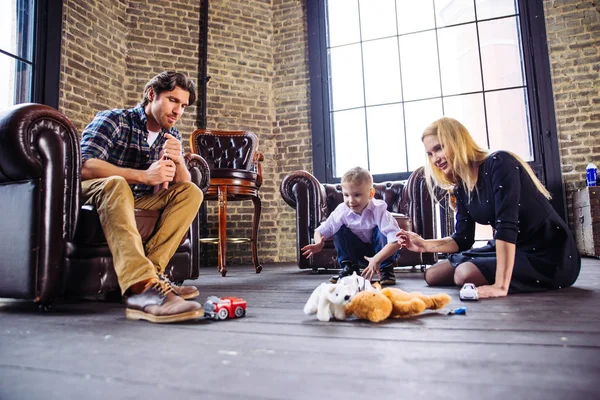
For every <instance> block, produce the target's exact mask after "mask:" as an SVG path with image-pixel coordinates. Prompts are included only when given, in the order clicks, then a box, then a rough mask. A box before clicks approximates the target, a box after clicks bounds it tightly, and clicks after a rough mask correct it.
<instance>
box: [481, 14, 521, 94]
mask: <svg viewBox="0 0 600 400" xmlns="http://www.w3.org/2000/svg"><path fill="white" fill-rule="evenodd" d="M517 29H518V24H517V18H516V17H508V18H502V19H496V20H491V21H485V22H481V23H480V24H479V40H480V42H481V61H482V64H483V84H484V88H485V90H493V89H500V88H504V87H514V86H521V85H523V84H524V72H523V61H522V59H523V54H522V52H521V43H520V41H519V35H518V30H517Z"/></svg>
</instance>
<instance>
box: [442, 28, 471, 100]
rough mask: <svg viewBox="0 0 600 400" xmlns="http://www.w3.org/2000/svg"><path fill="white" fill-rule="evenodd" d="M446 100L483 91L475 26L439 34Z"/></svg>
mask: <svg viewBox="0 0 600 400" xmlns="http://www.w3.org/2000/svg"><path fill="white" fill-rule="evenodd" d="M438 46H439V51H440V72H441V76H442V93H443V94H444V96H447V95H453V94H461V93H469V92H475V91H480V90H481V68H480V62H479V46H478V44H477V29H476V26H475V24H474V23H473V24H467V25H459V26H455V27H452V28H444V29H440V30H439V31H438Z"/></svg>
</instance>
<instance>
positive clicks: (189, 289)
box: [158, 275, 200, 300]
mask: <svg viewBox="0 0 600 400" xmlns="http://www.w3.org/2000/svg"><path fill="white" fill-rule="evenodd" d="M158 279H160V280H161V281H163V282H165V283H166V284H167V285H169V286H170V287H171V290H172V291H173V293H175V294H176V295H177V296H179V297H181V298H182V299H184V300H191V299H195V298H196V297H198V296H200V292H199V291H198V288H197V287H196V286H177V285H176V284H174V283H173V282H171V281H170V280H169V278H167V277H166V276H165V275H158Z"/></svg>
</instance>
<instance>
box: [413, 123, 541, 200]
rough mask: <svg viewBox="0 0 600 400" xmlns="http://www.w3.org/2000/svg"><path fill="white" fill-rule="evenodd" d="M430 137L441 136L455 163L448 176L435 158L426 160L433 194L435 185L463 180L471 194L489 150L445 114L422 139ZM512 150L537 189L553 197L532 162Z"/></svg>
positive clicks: (448, 156)
mask: <svg viewBox="0 0 600 400" xmlns="http://www.w3.org/2000/svg"><path fill="white" fill-rule="evenodd" d="M427 136H436V137H437V139H438V141H439V142H440V146H442V149H443V150H444V152H445V153H446V161H447V162H448V163H449V164H451V165H452V171H453V173H452V174H451V175H446V174H444V172H443V171H442V170H440V169H439V168H436V167H435V166H434V165H433V160H432V159H431V158H428V159H427V162H426V163H425V178H426V182H427V187H428V188H429V192H430V193H431V194H432V197H433V198H436V196H433V193H434V186H439V187H441V188H443V189H446V190H451V189H452V188H453V187H454V186H455V185H457V184H458V183H459V182H460V183H462V185H463V187H464V188H465V191H466V192H467V194H470V189H469V188H471V187H474V186H475V180H476V176H475V175H474V174H473V170H474V168H475V167H476V166H478V165H480V164H481V163H483V162H484V161H485V159H486V158H487V157H489V155H490V154H489V152H488V151H487V150H485V149H483V148H481V147H479V146H478V145H477V143H475V140H473V137H472V136H471V134H470V133H469V131H468V130H467V128H465V126H464V125H463V124H461V123H460V122H458V121H457V120H455V119H454V118H449V117H442V118H440V119H438V120H436V121H434V122H433V123H432V124H431V125H429V126H428V127H427V128H425V131H423V135H422V136H421V141H423V139H425V138H426V137H427ZM508 153H510V154H511V155H512V156H513V157H515V158H516V159H517V161H518V162H519V163H520V164H521V166H522V167H523V168H524V169H525V171H527V174H528V175H529V177H530V178H531V180H532V181H533V183H534V184H535V187H536V188H537V190H538V191H539V192H540V193H542V194H543V195H544V197H546V198H547V199H548V200H550V199H551V198H552V196H551V195H550V192H548V189H546V188H545V187H544V185H542V182H540V180H539V179H538V178H537V176H535V173H534V172H533V170H532V169H531V167H530V166H529V164H527V163H526V162H525V161H523V160H522V159H521V157H519V156H517V155H516V154H514V153H512V152H508Z"/></svg>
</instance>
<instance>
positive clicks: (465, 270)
mask: <svg viewBox="0 0 600 400" xmlns="http://www.w3.org/2000/svg"><path fill="white" fill-rule="evenodd" d="M454 283H455V284H456V285H457V286H462V285H464V284H465V283H472V284H474V285H475V286H482V285H489V284H490V283H489V282H488V281H487V279H485V277H484V276H483V274H482V273H481V271H480V270H479V268H477V265H475V264H473V263H472V262H464V263H462V264H459V265H458V267H456V271H454Z"/></svg>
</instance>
